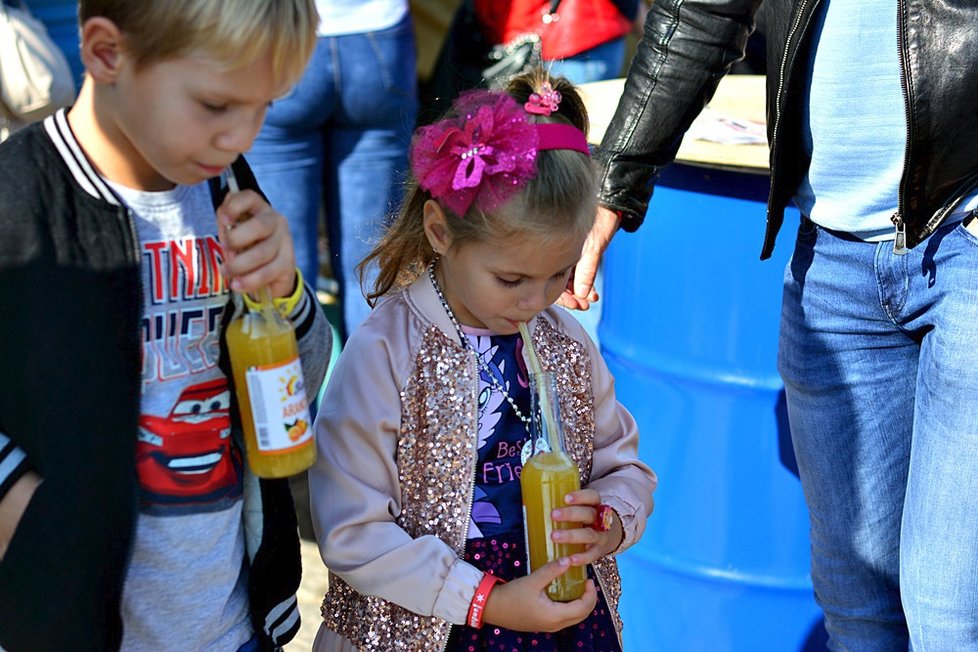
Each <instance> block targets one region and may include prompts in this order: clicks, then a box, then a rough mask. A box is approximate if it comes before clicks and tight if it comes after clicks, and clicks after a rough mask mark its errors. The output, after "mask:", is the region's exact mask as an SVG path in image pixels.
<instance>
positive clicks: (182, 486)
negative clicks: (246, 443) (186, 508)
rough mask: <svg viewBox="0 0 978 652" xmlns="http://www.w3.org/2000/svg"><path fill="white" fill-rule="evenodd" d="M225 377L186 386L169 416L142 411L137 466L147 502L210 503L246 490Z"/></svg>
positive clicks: (144, 498) (137, 445) (163, 503)
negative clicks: (243, 483) (234, 437)
mask: <svg viewBox="0 0 978 652" xmlns="http://www.w3.org/2000/svg"><path fill="white" fill-rule="evenodd" d="M230 399H231V394H230V389H229V388H228V384H227V379H226V378H218V379H216V380H212V381H209V382H206V383H201V384H199V385H193V386H190V387H187V388H186V389H185V390H184V391H183V392H182V393H181V394H180V397H179V398H178V399H177V401H176V403H175V404H174V406H173V408H172V409H171V410H170V414H169V415H167V416H165V417H159V416H153V415H146V414H144V415H142V416H141V417H140V419H139V439H138V441H137V443H136V470H137V472H138V474H139V480H140V483H141V484H142V489H143V503H144V506H145V505H146V504H147V503H149V504H159V505H185V504H188V503H210V502H214V501H215V500H218V499H221V498H225V497H233V496H236V495H240V493H241V482H240V478H241V466H242V455H241V452H240V450H239V449H238V447H237V446H234V445H233V444H232V440H231V418H230V412H229V409H230Z"/></svg>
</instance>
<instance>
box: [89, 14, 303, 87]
mask: <svg viewBox="0 0 978 652" xmlns="http://www.w3.org/2000/svg"><path fill="white" fill-rule="evenodd" d="M96 16H103V17H105V18H108V19H109V20H111V21H112V22H113V23H115V24H116V26H117V27H118V28H119V29H120V30H121V31H122V33H123V34H124V35H125V48H126V52H127V53H128V54H129V55H130V56H131V57H133V58H134V60H135V62H136V66H137V67H140V66H144V65H146V64H149V63H153V62H155V61H160V60H163V59H171V58H175V57H181V56H200V55H204V56H207V57H209V58H211V59H213V60H215V61H217V62H218V63H222V64H226V65H227V67H228V68H237V67H239V66H245V65H248V64H249V63H251V62H253V61H254V60H255V59H256V58H257V57H259V56H261V55H262V54H263V53H265V52H266V51H270V52H271V58H272V66H273V70H274V71H275V75H276V76H277V77H279V78H280V79H282V80H284V81H289V82H290V83H294V82H295V81H297V80H298V79H299V77H300V76H301V75H302V71H303V70H304V69H305V66H306V63H307V62H308V60H309V57H310V56H311V55H312V50H313V47H315V44H316V30H317V28H318V26H319V15H318V14H317V13H316V6H315V3H314V0H80V2H79V5H78V18H79V22H80V23H81V24H82V25H84V24H85V21H87V20H88V19H90V18H94V17H96Z"/></svg>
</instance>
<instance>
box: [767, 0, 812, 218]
mask: <svg viewBox="0 0 978 652" xmlns="http://www.w3.org/2000/svg"><path fill="white" fill-rule="evenodd" d="M815 2H816V4H817V3H818V0H815ZM807 6H808V0H802V3H801V5H800V6H799V7H798V11H797V12H796V13H795V20H794V22H793V23H792V24H791V29H790V30H788V38H787V39H786V40H785V47H784V52H783V53H782V55H781V66H780V68H779V69H778V93H777V96H776V97H775V101H774V130H773V132H772V137H771V151H772V152H773V156H772V159H771V190H770V197H769V198H768V203H769V204H770V200H771V197H773V196H774V189H775V188H776V187H777V184H776V183H775V179H774V177H775V174H776V170H777V168H778V165H777V158H778V147H777V144H778V136H779V135H780V133H781V105H782V103H783V101H784V82H785V75H786V73H787V69H788V56H789V54H790V53H791V51H792V49H791V44H792V41H793V40H794V38H795V35H796V34H797V33H798V28H799V27H800V26H801V21H802V17H803V16H804V15H805V9H806V8H807ZM795 51H797V48H795Z"/></svg>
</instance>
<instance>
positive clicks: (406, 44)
mask: <svg viewBox="0 0 978 652" xmlns="http://www.w3.org/2000/svg"><path fill="white" fill-rule="evenodd" d="M415 60H416V52H415V46H414V30H413V27H412V23H411V18H410V15H408V16H407V17H405V19H404V20H402V21H401V22H400V23H399V24H398V25H395V26H394V27H392V28H390V29H386V30H381V31H377V32H369V33H364V34H349V35H343V36H330V37H321V38H320V39H319V40H318V42H317V44H316V49H315V52H314V53H313V56H312V60H311V61H310V62H309V66H308V67H307V68H306V71H305V74H304V75H303V77H302V79H301V80H300V81H299V83H298V84H297V85H296V87H295V88H294V89H293V90H292V91H291V93H290V94H289V95H287V96H286V97H285V98H283V99H281V100H277V101H275V102H274V103H273V104H272V106H271V108H270V109H269V111H268V115H267V117H266V119H265V125H264V126H263V127H262V130H261V132H260V133H259V135H258V138H257V139H256V140H255V144H254V146H253V147H252V150H251V152H249V153H248V155H247V158H248V161H249V162H250V163H251V165H252V167H253V168H254V170H255V174H256V176H257V177H258V183H259V184H260V185H261V188H262V190H263V191H264V192H265V194H267V195H268V198H269V200H270V202H271V204H272V206H274V207H275V209H276V210H278V211H279V212H280V213H282V214H283V215H285V216H286V217H287V218H288V220H289V225H290V228H291V231H292V239H293V241H294V242H295V251H296V260H297V264H298V266H299V269H301V270H302V274H303V276H305V277H306V279H308V281H309V282H310V284H313V285H314V284H315V282H316V277H317V275H318V272H319V256H318V251H317V242H318V225H319V216H320V202H321V201H322V209H323V213H324V214H325V219H326V224H327V229H328V231H327V232H328V235H329V243H330V253H331V256H332V258H331V262H332V267H333V273H334V275H335V278H336V280H337V281H338V283H339V286H340V293H341V296H342V299H343V317H344V320H343V321H344V324H343V325H342V327H341V329H340V331H341V333H342V334H343V337H344V339H345V337H346V335H348V334H349V333H350V332H351V331H352V330H353V329H354V328H356V326H357V325H358V324H359V323H360V322H361V321H363V319H364V318H365V317H366V315H367V313H368V312H369V307H368V306H367V303H366V301H365V300H364V298H363V294H362V292H361V289H360V283H359V280H358V278H357V275H356V273H355V271H354V269H355V267H356V265H357V264H358V263H359V262H360V261H361V260H362V259H363V258H364V256H366V255H367V254H368V253H369V252H370V250H371V249H372V248H373V245H374V244H376V242H377V240H378V238H379V237H380V235H381V234H382V233H383V229H384V227H385V225H386V224H388V217H389V216H390V214H391V213H392V212H394V211H396V210H397V208H398V204H399V202H400V198H401V196H402V188H403V182H404V179H405V174H406V172H407V166H408V163H407V151H408V146H409V144H410V142H411V134H412V132H413V130H414V121H415V115H416V113H417V109H418V100H417V89H416V82H415V75H416V73H415ZM374 278H375V275H370V276H368V277H367V278H366V280H365V287H366V288H372V285H373V279H374Z"/></svg>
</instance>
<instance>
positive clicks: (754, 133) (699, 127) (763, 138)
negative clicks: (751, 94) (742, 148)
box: [686, 107, 767, 145]
mask: <svg viewBox="0 0 978 652" xmlns="http://www.w3.org/2000/svg"><path fill="white" fill-rule="evenodd" d="M686 136H687V138H693V139H696V140H707V141H710V142H713V143H722V144H724V145H765V144H767V127H766V126H765V124H764V123H763V122H755V121H754V120H745V119H743V118H738V117H736V116H734V115H731V114H729V113H721V112H720V111H716V110H714V109H711V108H709V107H707V108H705V109H703V111H702V113H700V115H699V117H698V118H696V120H694V121H693V124H692V125H690V127H689V130H688V131H687V132H686Z"/></svg>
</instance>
